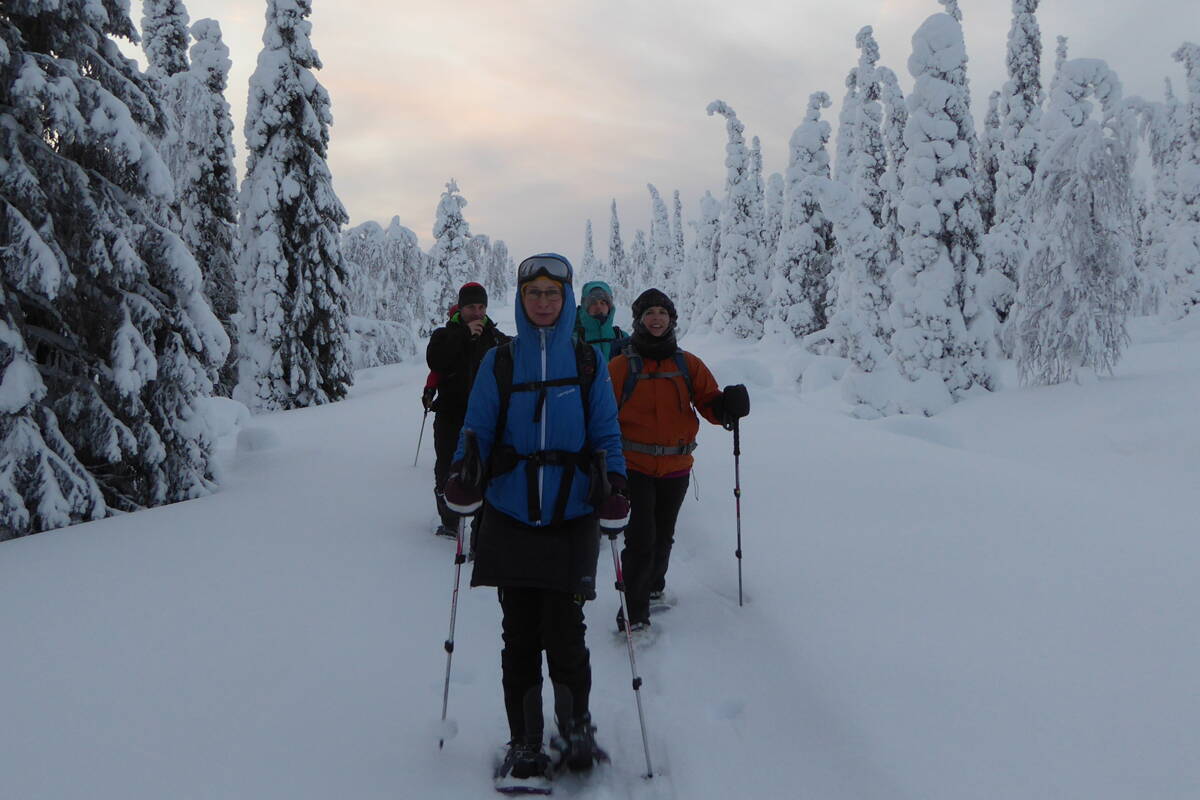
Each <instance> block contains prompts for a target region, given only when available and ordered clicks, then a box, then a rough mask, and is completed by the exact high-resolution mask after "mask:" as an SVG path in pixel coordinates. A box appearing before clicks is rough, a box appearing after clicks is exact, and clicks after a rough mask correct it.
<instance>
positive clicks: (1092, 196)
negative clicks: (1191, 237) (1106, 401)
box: [1016, 59, 1135, 384]
mask: <svg viewBox="0 0 1200 800" xmlns="http://www.w3.org/2000/svg"><path fill="white" fill-rule="evenodd" d="M1057 77H1058V79H1057V81H1056V83H1055V86H1054V89H1053V90H1052V91H1051V96H1050V104H1049V107H1048V109H1047V111H1046V115H1045V117H1044V119H1043V131H1044V134H1045V139H1044V148H1043V150H1042V158H1041V161H1040V162H1039V164H1038V171H1037V175H1036V176H1035V179H1034V185H1033V187H1032V189H1031V195H1030V199H1029V202H1030V209H1031V215H1032V219H1033V236H1032V237H1031V242H1032V245H1031V248H1030V252H1029V257H1028V259H1027V261H1026V262H1025V265H1024V268H1023V270H1022V274H1021V280H1020V287H1019V289H1018V295H1017V302H1016V307H1017V320H1016V322H1017V337H1018V339H1017V367H1018V369H1019V370H1020V373H1021V378H1022V380H1023V381H1025V382H1027V383H1039V384H1052V383H1061V382H1063V381H1067V380H1072V379H1078V378H1079V377H1080V374H1081V372H1083V371H1085V370H1086V371H1093V372H1109V373H1111V372H1112V368H1113V366H1114V365H1115V364H1116V362H1117V360H1118V359H1119V358H1120V355H1121V351H1122V349H1123V347H1124V346H1125V344H1126V343H1127V341H1128V335H1127V333H1126V327H1125V326H1126V318H1127V316H1128V314H1129V311H1130V306H1131V302H1132V297H1131V295H1132V291H1131V290H1132V289H1133V280H1134V240H1133V230H1134V224H1135V223H1134V215H1135V206H1134V203H1133V196H1132V188H1131V182H1130V173H1131V169H1132V164H1133V157H1134V152H1133V138H1134V133H1135V126H1134V124H1133V121H1132V119H1131V118H1130V113H1129V112H1128V111H1127V109H1128V108H1129V107H1128V106H1127V105H1125V104H1123V103H1122V102H1121V85H1120V82H1119V81H1118V80H1117V76H1116V74H1115V73H1113V72H1112V71H1111V70H1110V69H1109V68H1108V66H1107V65H1106V64H1105V63H1104V62H1103V61H1100V60H1097V59H1074V60H1071V61H1067V62H1065V63H1064V64H1063V65H1062V67H1061V68H1060V70H1059V73H1058V76H1057ZM1090 95H1091V96H1095V97H1096V98H1097V99H1098V100H1099V101H1100V103H1101V107H1102V111H1103V119H1102V120H1096V119H1092V118H1091V117H1090V112H1091V108H1092V104H1091V103H1090V102H1089V101H1088V99H1087V98H1088V97H1089V96H1090Z"/></svg>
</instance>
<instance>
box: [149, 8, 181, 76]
mask: <svg viewBox="0 0 1200 800" xmlns="http://www.w3.org/2000/svg"><path fill="white" fill-rule="evenodd" d="M142 49H143V50H145V51H146V62H147V65H148V70H147V71H148V73H149V74H150V75H153V76H156V77H169V76H171V75H178V74H179V73H181V72H186V71H187V69H188V58H187V54H188V12H187V8H185V7H184V5H183V1H182V0H142Z"/></svg>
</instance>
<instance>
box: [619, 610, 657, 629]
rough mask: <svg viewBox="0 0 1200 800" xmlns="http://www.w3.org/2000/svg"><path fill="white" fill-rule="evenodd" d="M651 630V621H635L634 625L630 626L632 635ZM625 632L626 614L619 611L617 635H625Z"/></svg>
mask: <svg viewBox="0 0 1200 800" xmlns="http://www.w3.org/2000/svg"><path fill="white" fill-rule="evenodd" d="M649 629H650V620H648V619H645V620H634V621H633V624H632V625H630V626H629V632H630V633H637V632H639V631H645V630H649ZM624 632H625V613H624V611H618V612H617V633H624Z"/></svg>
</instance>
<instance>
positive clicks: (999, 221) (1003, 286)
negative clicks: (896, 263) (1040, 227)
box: [983, 0, 1065, 355]
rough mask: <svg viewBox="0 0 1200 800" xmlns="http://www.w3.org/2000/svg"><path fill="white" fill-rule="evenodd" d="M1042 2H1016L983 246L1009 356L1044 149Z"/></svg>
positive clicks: (989, 291)
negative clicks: (1031, 196)
mask: <svg viewBox="0 0 1200 800" xmlns="http://www.w3.org/2000/svg"><path fill="white" fill-rule="evenodd" d="M1038 2H1039V0H1012V26H1011V28H1009V31H1008V56H1007V59H1006V61H1007V65H1008V81H1007V82H1006V83H1005V84H1004V88H1003V90H1002V91H1001V95H1000V103H999V113H1000V134H999V140H998V141H997V142H996V147H995V157H996V174H995V186H996V191H995V197H994V199H993V203H992V206H993V219H992V225H991V227H990V228H989V229H988V232H987V234H985V236H984V242H983V261H984V267H985V269H984V274H985V275H986V276H987V279H988V281H989V282H990V283H991V286H990V287H989V288H988V291H987V294H988V296H989V297H990V298H991V303H992V308H993V309H994V310H995V313H996V317H997V319H998V321H999V322H1000V323H1001V324H1002V325H1003V326H1004V328H1003V330H1002V332H1001V336H1000V343H1001V348H1002V350H1003V352H1004V353H1006V354H1008V355H1011V354H1012V352H1013V347H1014V333H1013V331H1012V330H1011V329H1010V328H1009V326H1008V325H1007V324H1005V323H1006V321H1007V319H1008V316H1009V309H1010V308H1011V306H1012V303H1013V298H1015V297H1016V290H1017V276H1018V271H1019V268H1020V264H1021V262H1022V260H1023V259H1024V257H1025V252H1026V249H1027V247H1028V245H1027V242H1026V240H1027V238H1028V228H1029V218H1028V212H1027V209H1026V206H1025V197H1026V195H1027V194H1028V193H1029V187H1030V185H1031V184H1032V183H1033V176H1034V174H1035V173H1036V172H1037V165H1038V159H1039V152H1040V146H1041V145H1040V141H1041V119H1042V103H1043V99H1044V96H1043V93H1042V79H1041V69H1042V34H1041V30H1040V29H1039V28H1038V23H1037V7H1038ZM1063 45H1064V46H1065V40H1064V42H1063Z"/></svg>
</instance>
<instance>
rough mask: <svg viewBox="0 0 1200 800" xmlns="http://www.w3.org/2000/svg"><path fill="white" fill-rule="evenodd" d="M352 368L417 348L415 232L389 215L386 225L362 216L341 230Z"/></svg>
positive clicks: (392, 360)
mask: <svg viewBox="0 0 1200 800" xmlns="http://www.w3.org/2000/svg"><path fill="white" fill-rule="evenodd" d="M342 254H343V258H344V262H345V266H346V271H347V274H348V287H349V291H348V295H347V297H348V303H349V311H350V317H349V322H350V351H351V358H352V361H353V363H354V367H355V369H363V368H366V367H377V366H379V365H381V364H395V363H397V362H399V361H403V360H404V359H406V358H409V357H411V356H413V355H414V354H415V353H416V351H417V339H416V321H417V320H418V319H419V317H418V316H417V315H416V312H417V311H418V310H419V308H420V305H419V303H418V302H417V297H418V295H419V292H418V287H419V280H418V275H419V273H418V272H417V266H418V265H419V263H420V262H419V261H414V259H413V254H418V255H419V254H420V248H419V246H418V244H417V237H416V234H414V233H413V232H412V231H410V230H409V229H408V228H405V227H404V226H403V225H401V224H400V220H399V218H396V217H393V218H392V222H391V224H390V225H389V226H388V228H387V230H386V231H385V230H384V229H383V228H382V227H381V226H380V225H379V223H377V222H364V223H363V224H361V225H358V226H357V227H354V228H351V229H350V230H348V231H346V232H345V233H344V234H343V235H342Z"/></svg>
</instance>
